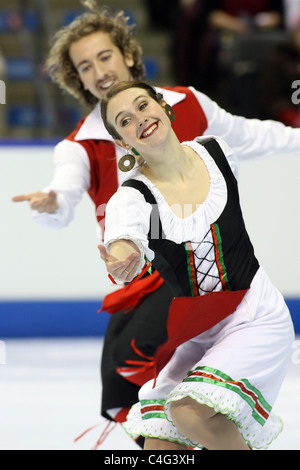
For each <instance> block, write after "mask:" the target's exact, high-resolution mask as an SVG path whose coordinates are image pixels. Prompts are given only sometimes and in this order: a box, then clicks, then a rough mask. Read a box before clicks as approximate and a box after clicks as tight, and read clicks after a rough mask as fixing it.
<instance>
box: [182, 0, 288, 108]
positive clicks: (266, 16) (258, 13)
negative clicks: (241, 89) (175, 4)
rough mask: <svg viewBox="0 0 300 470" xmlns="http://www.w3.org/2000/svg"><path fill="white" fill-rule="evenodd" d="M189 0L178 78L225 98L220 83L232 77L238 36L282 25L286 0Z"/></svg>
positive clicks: (183, 21) (184, 20)
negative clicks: (235, 42) (233, 52)
mask: <svg viewBox="0 0 300 470" xmlns="http://www.w3.org/2000/svg"><path fill="white" fill-rule="evenodd" d="M183 1H184V0H182V3H181V6H182V5H183ZM186 2H187V4H186V5H185V8H184V9H183V10H182V13H181V22H180V24H179V26H178V31H177V34H176V43H175V44H176V47H175V48H174V61H175V70H174V74H175V78H176V80H177V82H178V83H180V84H184V85H193V86H195V87H196V88H197V89H201V91H203V92H204V93H207V94H209V95H210V96H211V97H213V98H214V99H217V100H219V101H220V100H221V102H222V96H223V94H222V91H221V92H220V90H219V85H220V84H221V83H222V82H223V81H224V80H228V77H227V74H228V67H231V57H230V53H231V52H230V51H231V47H232V44H233V42H234V40H235V39H236V37H237V36H239V35H240V34H246V33H250V32H252V31H258V30H268V31H269V30H270V29H277V28H281V27H282V25H283V17H284V5H283V0H243V1H240V0H186ZM222 104H223V105H225V104H226V105H229V104H228V103H222Z"/></svg>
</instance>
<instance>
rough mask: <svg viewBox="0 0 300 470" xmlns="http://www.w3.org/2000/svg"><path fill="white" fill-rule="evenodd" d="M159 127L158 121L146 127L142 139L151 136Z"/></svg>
mask: <svg viewBox="0 0 300 470" xmlns="http://www.w3.org/2000/svg"><path fill="white" fill-rule="evenodd" d="M157 129H158V121H156V122H154V123H153V124H150V125H149V126H148V127H146V129H144V130H143V132H142V133H141V135H140V139H146V138H147V137H150V136H151V135H152V134H154V132H155V131H156V130H157Z"/></svg>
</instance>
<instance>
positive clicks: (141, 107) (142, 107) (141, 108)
mask: <svg viewBox="0 0 300 470" xmlns="http://www.w3.org/2000/svg"><path fill="white" fill-rule="evenodd" d="M147 105H148V103H141V104H140V111H143V109H145V108H147Z"/></svg>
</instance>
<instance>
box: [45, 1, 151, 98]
mask: <svg viewBox="0 0 300 470" xmlns="http://www.w3.org/2000/svg"><path fill="white" fill-rule="evenodd" d="M81 3H82V4H83V5H84V6H85V7H86V8H87V9H88V11H87V12H84V13H83V14H81V15H80V16H78V17H77V18H75V20H74V21H72V23H71V24H70V25H68V26H65V27H63V28H62V29H60V30H59V31H58V33H57V34H56V35H55V36H54V42H53V45H52V48H51V50H50V53H49V56H48V59H47V61H46V67H47V71H48V73H49V75H50V77H51V78H52V80H53V81H54V82H55V83H57V84H58V86H59V87H60V88H62V89H63V90H64V91H67V92H68V93H69V94H71V95H72V96H74V97H75V98H77V99H78V100H79V101H81V102H82V103H83V104H84V105H86V106H88V107H93V106H95V105H96V104H97V103H98V101H99V100H98V99H97V98H96V97H95V96H94V95H92V94H91V93H90V92H89V91H88V90H85V89H84V87H83V85H82V82H81V80H80V78H79V75H78V72H77V70H76V69H75V67H74V65H73V63H72V61H71V58H70V55H69V49H70V46H71V44H72V43H73V42H75V41H78V40H80V39H81V38H83V37H85V36H88V35H90V34H93V33H95V32H98V31H102V32H104V33H108V34H109V35H110V37H111V40H112V41H113V43H114V44H115V45H116V46H117V47H118V48H119V49H120V51H121V53H122V55H123V56H125V55H126V53H130V54H131V55H132V57H133V60H134V66H133V67H131V68H130V71H131V75H132V77H133V79H134V80H142V79H143V78H144V76H145V67H144V64H143V62H142V48H141V46H140V45H139V43H138V41H137V40H136V39H135V37H134V33H133V29H134V26H133V25H132V26H129V25H128V20H129V18H128V17H125V15H124V12H123V11H118V12H117V13H114V12H112V11H110V10H109V9H108V8H107V7H104V8H99V7H98V6H97V1H96V0H83V1H82V2H81Z"/></svg>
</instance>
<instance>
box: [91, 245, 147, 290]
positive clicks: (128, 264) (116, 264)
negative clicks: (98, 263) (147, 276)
mask: <svg viewBox="0 0 300 470" xmlns="http://www.w3.org/2000/svg"><path fill="white" fill-rule="evenodd" d="M116 243H117V242H116ZM129 243H130V242H129ZM98 249H99V252H100V256H101V259H103V261H104V262H105V264H106V269H107V272H108V273H109V274H110V275H111V276H112V277H113V278H114V279H115V280H118V281H122V282H130V281H132V280H133V279H134V277H135V275H136V273H137V270H138V268H139V265H140V253H139V252H138V251H136V250H134V249H132V250H134V251H132V252H131V253H130V254H129V255H128V256H126V258H125V259H119V258H116V257H115V256H113V255H111V254H109V253H108V252H107V251H106V248H105V246H104V245H98Z"/></svg>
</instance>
